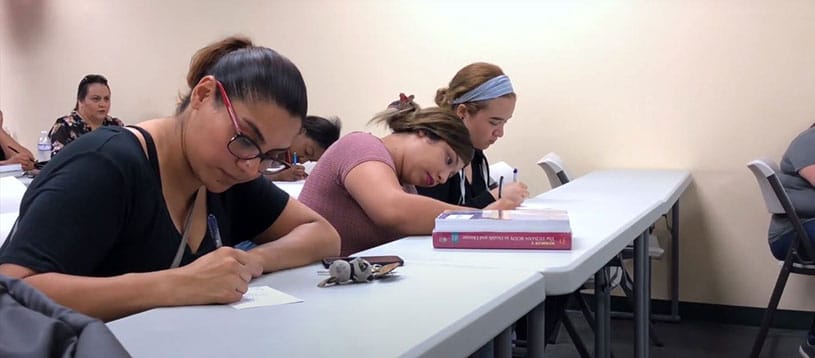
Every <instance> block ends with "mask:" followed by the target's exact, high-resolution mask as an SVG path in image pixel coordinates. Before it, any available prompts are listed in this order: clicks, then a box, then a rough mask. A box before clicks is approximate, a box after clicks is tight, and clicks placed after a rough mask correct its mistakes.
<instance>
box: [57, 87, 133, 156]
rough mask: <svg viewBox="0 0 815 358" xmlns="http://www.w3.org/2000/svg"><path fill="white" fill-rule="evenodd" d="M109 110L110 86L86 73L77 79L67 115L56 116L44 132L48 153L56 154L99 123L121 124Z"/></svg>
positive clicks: (100, 124)
mask: <svg viewBox="0 0 815 358" xmlns="http://www.w3.org/2000/svg"><path fill="white" fill-rule="evenodd" d="M108 112H110V86H108V80H107V78H105V77H104V76H102V75H87V76H85V77H82V80H81V81H79V87H77V89H76V104H75V105H74V110H73V112H71V114H69V115H67V116H64V117H60V118H58V119H57V121H56V122H55V123H54V126H53V127H51V130H50V131H49V132H48V138H49V139H51V148H52V149H51V155H54V154H57V153H58V152H59V151H60V150H62V148H64V147H65V146H66V145H68V143H71V142H73V141H74V140H75V139H77V138H79V136H81V135H83V134H85V133H88V132H90V131H92V130H94V129H96V128H99V127H103V126H120V127H121V126H123V125H124V124H123V123H122V121H121V120H119V119H118V118H114V117H111V116H109V115H108Z"/></svg>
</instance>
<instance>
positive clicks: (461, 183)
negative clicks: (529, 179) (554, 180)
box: [418, 62, 529, 208]
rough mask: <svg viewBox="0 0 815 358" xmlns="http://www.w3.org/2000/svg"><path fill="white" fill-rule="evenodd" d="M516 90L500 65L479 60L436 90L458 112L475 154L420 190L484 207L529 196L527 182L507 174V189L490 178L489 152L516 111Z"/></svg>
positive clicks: (443, 102)
mask: <svg viewBox="0 0 815 358" xmlns="http://www.w3.org/2000/svg"><path fill="white" fill-rule="evenodd" d="M515 98H516V96H515V92H514V90H513V89H512V83H511V82H510V80H509V77H507V76H506V75H504V72H503V71H502V70H501V68H500V67H498V66H496V65H493V64H490V63H485V62H476V63H473V64H470V65H467V66H465V67H464V68H462V69H461V70H459V71H458V72H457V73H456V75H455V76H453V79H452V80H450V84H449V85H448V87H447V88H441V89H439V90H438V91H436V105H438V106H439V107H441V108H447V109H450V110H452V111H454V112H455V113H456V116H457V117H458V118H459V119H460V120H461V121H462V122H464V125H465V126H466V127H467V130H469V133H470V140H471V141H472V142H473V147H474V148H475V155H474V156H473V160H472V161H471V162H470V165H469V166H467V167H465V168H464V169H462V170H461V171H460V172H459V173H457V174H456V175H454V176H453V177H452V178H450V180H448V181H447V183H444V184H441V185H437V186H435V187H432V188H419V189H418V191H419V194H421V195H426V196H429V197H431V198H435V199H438V200H441V201H444V202H446V203H450V204H456V205H463V206H469V207H474V208H483V207H485V206H487V205H489V204H490V203H492V202H493V201H495V199H496V198H498V196H499V194H500V195H502V196H503V197H507V198H511V199H512V200H515V201H523V200H524V199H525V198H526V197H528V196H529V191H528V189H527V186H526V184H524V183H522V182H513V181H512V180H510V179H511V178H504V181H503V187H502V188H501V189H500V190H499V188H498V183H495V182H490V175H489V164H488V163H487V157H486V156H484V150H486V149H487V148H489V147H490V146H491V145H492V144H493V143H495V142H496V141H497V140H498V139H499V138H501V137H503V136H504V125H506V123H507V121H509V119H510V117H512V113H513V112H514V111H515Z"/></svg>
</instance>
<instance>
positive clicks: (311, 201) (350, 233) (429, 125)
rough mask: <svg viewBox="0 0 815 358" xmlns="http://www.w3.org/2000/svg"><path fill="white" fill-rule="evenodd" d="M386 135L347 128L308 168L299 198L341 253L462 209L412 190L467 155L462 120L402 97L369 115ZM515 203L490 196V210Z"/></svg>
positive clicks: (424, 227)
mask: <svg viewBox="0 0 815 358" xmlns="http://www.w3.org/2000/svg"><path fill="white" fill-rule="evenodd" d="M371 121H372V122H384V123H386V124H387V125H388V126H389V127H390V128H391V129H392V130H393V133H391V134H389V135H387V136H385V137H384V138H381V139H380V138H378V137H376V136H374V135H372V134H370V133H363V132H353V133H350V134H348V135H346V136H344V137H342V138H340V140H339V141H337V142H336V143H334V144H333V145H332V146H331V147H330V148H328V150H327V151H326V152H325V154H324V155H323V157H322V158H321V159H320V163H319V164H318V165H317V166H316V167H314V170H312V172H311V175H309V178H308V180H306V182H305V184H304V185H303V190H302V192H301V193H300V196H299V200H300V201H302V202H303V203H304V204H306V205H307V206H309V207H311V208H312V209H314V211H316V212H317V213H319V214H320V215H323V216H324V217H325V218H326V219H328V221H329V222H330V223H331V224H332V225H334V227H335V228H336V229H337V231H338V232H339V233H340V238H341V239H342V250H341V252H342V255H348V254H351V253H354V252H357V251H361V250H365V249H368V248H370V247H374V246H377V245H380V244H383V243H386V242H389V241H393V240H395V239H398V238H400V237H403V236H409V235H427V234H430V233H431V231H432V230H433V226H434V225H435V218H436V216H438V215H439V214H440V213H441V212H442V211H444V210H447V209H459V210H460V209H466V208H463V207H459V206H455V205H451V204H447V203H445V202H442V201H438V200H435V199H431V198H428V197H424V196H421V195H417V194H416V186H424V187H430V186H434V185H437V184H439V183H444V182H445V181H447V179H448V178H449V177H450V176H452V175H454V174H455V173H456V172H458V171H459V170H461V168H462V167H463V166H464V165H465V164H466V163H468V162H469V161H470V160H471V159H472V155H473V146H472V143H470V139H469V134H468V133H467V128H466V127H464V124H463V123H462V122H461V121H460V120H458V118H456V117H455V115H454V114H453V113H452V112H451V111H448V110H445V109H440V108H435V107H434V108H427V109H423V110H420V109H419V107H418V106H417V105H416V104H415V103H413V102H412V101H411V100H409V99H408V98H406V97H404V96H402V100H400V101H397V102H395V103H394V104H392V105H391V106H390V108H389V109H388V110H387V111H385V112H383V113H381V114H380V115H378V116H376V117H374V118H373V119H372V120H371ZM519 204H520V203H518V202H511V201H508V200H498V201H496V202H495V203H493V204H492V206H493V208H502V209H509V208H514V207H516V206H517V205H519Z"/></svg>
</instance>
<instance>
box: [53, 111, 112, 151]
mask: <svg viewBox="0 0 815 358" xmlns="http://www.w3.org/2000/svg"><path fill="white" fill-rule="evenodd" d="M102 125H103V126H119V127H121V126H124V123H122V121H121V120H119V118H115V117H111V116H105V120H104V121H102ZM90 131H91V126H90V125H88V124H87V123H86V122H85V120H84V119H82V117H80V116H79V113H76V111H73V112H71V114H69V115H67V116H65V117H62V118H59V119H57V121H56V123H54V126H53V127H51V131H50V132H48V138H50V139H51V155H52V156H53V155H56V154H57V153H59V151H60V150H62V148H63V147H65V146H66V145H68V143H71V142H73V141H74V139H77V138H79V136H81V135H83V134H85V133H88V132H90Z"/></svg>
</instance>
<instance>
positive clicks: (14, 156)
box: [0, 111, 35, 171]
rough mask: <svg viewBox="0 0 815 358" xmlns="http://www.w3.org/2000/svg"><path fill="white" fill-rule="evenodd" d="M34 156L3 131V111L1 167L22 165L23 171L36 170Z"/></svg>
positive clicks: (0, 126) (0, 135)
mask: <svg viewBox="0 0 815 358" xmlns="http://www.w3.org/2000/svg"><path fill="white" fill-rule="evenodd" d="M34 163H35V161H34V155H33V154H31V152H30V151H28V149H26V148H25V147H23V146H22V145H21V144H20V143H18V142H17V141H16V140H14V138H12V137H11V135H10V134H8V133H6V131H5V130H4V129H3V111H0V165H8V164H20V166H22V167H23V170H25V171H29V170H32V169H34Z"/></svg>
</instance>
